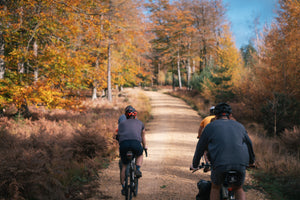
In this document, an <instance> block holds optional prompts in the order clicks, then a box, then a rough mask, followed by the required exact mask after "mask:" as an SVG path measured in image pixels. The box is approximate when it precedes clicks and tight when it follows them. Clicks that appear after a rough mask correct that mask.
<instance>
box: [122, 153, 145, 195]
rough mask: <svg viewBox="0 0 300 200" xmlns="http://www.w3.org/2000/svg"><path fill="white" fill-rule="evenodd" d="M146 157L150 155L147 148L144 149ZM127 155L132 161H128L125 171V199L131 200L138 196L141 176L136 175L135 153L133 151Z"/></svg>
mask: <svg viewBox="0 0 300 200" xmlns="http://www.w3.org/2000/svg"><path fill="white" fill-rule="evenodd" d="M144 151H145V154H146V157H147V156H148V153H147V149H144ZM126 157H127V159H128V160H130V162H129V163H128V165H127V167H126V171H125V199H126V200H131V199H132V197H133V196H134V197H136V196H137V194H138V184H139V178H138V177H136V175H135V172H136V164H135V155H134V154H133V152H132V151H128V152H127V153H126Z"/></svg>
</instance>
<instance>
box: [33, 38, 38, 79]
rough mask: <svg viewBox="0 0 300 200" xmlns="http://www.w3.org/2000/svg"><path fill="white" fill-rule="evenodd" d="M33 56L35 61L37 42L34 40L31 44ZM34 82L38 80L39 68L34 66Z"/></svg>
mask: <svg viewBox="0 0 300 200" xmlns="http://www.w3.org/2000/svg"><path fill="white" fill-rule="evenodd" d="M33 55H34V57H35V58H36V59H37V56H38V45H37V42H36V40H34V43H33ZM33 73H34V81H35V82H36V81H37V80H38V78H39V67H38V66H35V67H34V72H33Z"/></svg>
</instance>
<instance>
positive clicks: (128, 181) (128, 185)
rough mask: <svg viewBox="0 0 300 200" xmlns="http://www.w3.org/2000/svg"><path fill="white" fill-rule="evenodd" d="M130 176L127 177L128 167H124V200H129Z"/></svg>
mask: <svg viewBox="0 0 300 200" xmlns="http://www.w3.org/2000/svg"><path fill="white" fill-rule="evenodd" d="M129 194H130V176H129V165H127V167H126V171H125V200H130V199H131V198H130V195H129Z"/></svg>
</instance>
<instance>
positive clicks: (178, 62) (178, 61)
mask: <svg viewBox="0 0 300 200" xmlns="http://www.w3.org/2000/svg"><path fill="white" fill-rule="evenodd" d="M177 72H178V83H179V88H180V89H181V88H182V83H181V73H180V56H179V49H178V52H177Z"/></svg>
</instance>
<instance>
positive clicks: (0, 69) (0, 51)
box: [0, 32, 5, 79]
mask: <svg viewBox="0 0 300 200" xmlns="http://www.w3.org/2000/svg"><path fill="white" fill-rule="evenodd" d="M2 56H4V39H3V35H2V32H1V33H0V79H4V73H5V66H4V60H3V59H2Z"/></svg>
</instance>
